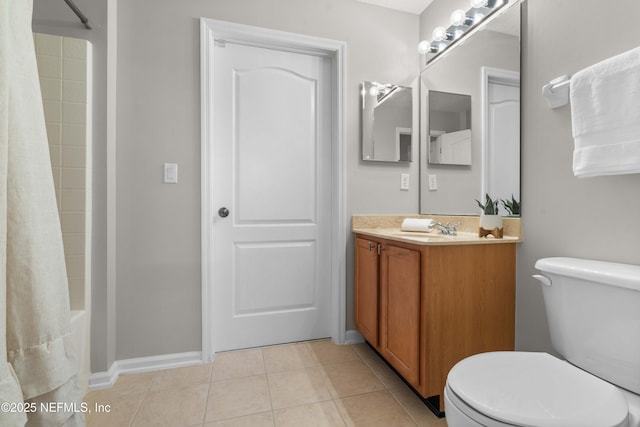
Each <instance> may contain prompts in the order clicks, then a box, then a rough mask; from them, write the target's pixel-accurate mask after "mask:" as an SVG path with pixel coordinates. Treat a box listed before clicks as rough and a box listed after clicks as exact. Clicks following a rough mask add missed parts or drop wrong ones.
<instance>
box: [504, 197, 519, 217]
mask: <svg viewBox="0 0 640 427" xmlns="http://www.w3.org/2000/svg"><path fill="white" fill-rule="evenodd" d="M500 202H501V203H502V207H503V208H504V209H505V210H506V211H507V212H509V216H520V203H519V202H518V201H517V200H516V198H515V197H513V194H512V195H511V200H504V199H502V200H500Z"/></svg>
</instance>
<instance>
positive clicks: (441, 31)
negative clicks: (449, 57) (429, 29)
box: [432, 27, 447, 42]
mask: <svg viewBox="0 0 640 427" xmlns="http://www.w3.org/2000/svg"><path fill="white" fill-rule="evenodd" d="M432 37H433V39H434V40H435V41H438V42H439V41H442V40H444V39H445V38H446V37H447V30H446V29H445V28H444V27H436V28H435V29H434V30H433V34H432Z"/></svg>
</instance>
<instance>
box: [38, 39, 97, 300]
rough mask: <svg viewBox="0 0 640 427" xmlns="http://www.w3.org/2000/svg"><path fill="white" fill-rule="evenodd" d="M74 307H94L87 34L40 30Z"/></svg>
mask: <svg viewBox="0 0 640 427" xmlns="http://www.w3.org/2000/svg"><path fill="white" fill-rule="evenodd" d="M34 41H35V46H36V58H37V61H38V71H39V73H40V86H41V90H42V99H43V104H44V114H45V122H46V126H47V135H48V138H49V149H50V152H51V166H52V169H53V178H54V183H55V188H56V198H57V201H58V212H59V213H60V218H61V223H62V237H63V240H64V251H65V259H66V264H67V275H68V277H69V296H70V300H71V309H72V310H81V309H85V308H88V307H87V305H86V304H85V301H87V298H88V295H87V291H86V290H87V289H89V287H88V280H89V277H90V276H89V271H88V267H89V263H88V262H87V260H88V257H87V253H88V249H89V248H90V245H89V244H88V239H89V235H88V233H87V230H88V229H89V227H88V224H87V219H88V218H91V216H90V212H89V209H90V197H91V195H90V188H91V187H90V185H89V183H88V182H87V180H88V179H89V177H90V176H91V173H90V169H89V168H90V161H88V159H90V153H89V149H90V145H89V144H87V125H88V123H87V105H88V104H87V93H88V90H87V63H88V60H87V59H88V43H87V41H86V40H80V39H73V38H68V37H59V36H51V35H46V34H37V33H36V34H34Z"/></svg>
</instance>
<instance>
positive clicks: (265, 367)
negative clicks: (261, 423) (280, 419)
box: [260, 349, 276, 427]
mask: <svg viewBox="0 0 640 427" xmlns="http://www.w3.org/2000/svg"><path fill="white" fill-rule="evenodd" d="M262 350H263V349H260V356H261V358H262V367H263V368H264V379H265V381H266V382H267V394H268V395H269V407H270V408H271V424H272V425H273V426H274V427H275V425H276V414H275V412H274V411H273V398H272V397H271V383H270V381H269V373H268V372H267V362H266V361H265V360H264V351H262Z"/></svg>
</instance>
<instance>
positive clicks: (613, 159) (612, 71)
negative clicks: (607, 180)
mask: <svg viewBox="0 0 640 427" xmlns="http://www.w3.org/2000/svg"><path fill="white" fill-rule="evenodd" d="M570 94H571V118H572V127H573V138H574V141H575V147H574V152H573V173H574V175H575V176H578V177H587V176H597V175H618V174H627V173H640V48H635V49H633V50H630V51H628V52H625V53H622V54H620V55H617V56H614V57H612V58H609V59H606V60H604V61H602V62H599V63H597V64H594V65H592V66H590V67H587V68H585V69H584V70H581V71H579V72H577V73H576V74H574V76H573V77H572V78H571V85H570Z"/></svg>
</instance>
